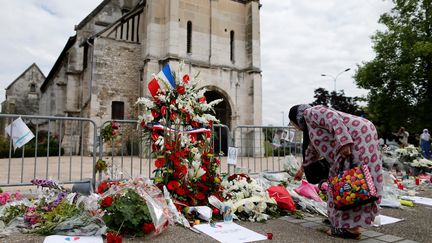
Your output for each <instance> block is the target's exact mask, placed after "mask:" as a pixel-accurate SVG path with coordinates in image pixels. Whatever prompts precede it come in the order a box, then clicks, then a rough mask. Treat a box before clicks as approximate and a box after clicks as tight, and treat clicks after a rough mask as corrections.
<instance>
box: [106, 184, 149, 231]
mask: <svg viewBox="0 0 432 243" xmlns="http://www.w3.org/2000/svg"><path fill="white" fill-rule="evenodd" d="M106 211H107V213H105V214H104V216H103V220H104V221H105V223H106V225H107V227H108V229H110V230H113V231H119V230H120V228H121V230H123V229H124V230H126V231H127V232H128V234H131V235H133V234H135V235H136V236H142V235H143V234H144V232H143V231H142V226H143V224H144V223H151V222H152V219H151V217H150V212H149V209H148V207H147V204H146V202H145V200H144V199H143V198H142V197H141V196H140V195H139V194H138V193H136V192H135V191H133V190H132V189H127V190H126V193H125V194H124V195H123V196H121V197H116V198H113V203H112V204H111V205H110V206H108V207H107V208H106Z"/></svg>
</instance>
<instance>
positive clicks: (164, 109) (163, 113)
mask: <svg viewBox="0 0 432 243" xmlns="http://www.w3.org/2000/svg"><path fill="white" fill-rule="evenodd" d="M166 111H167V107H166V106H162V108H161V113H162V115H163V116H165V114H166Z"/></svg>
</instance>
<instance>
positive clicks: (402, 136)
mask: <svg viewBox="0 0 432 243" xmlns="http://www.w3.org/2000/svg"><path fill="white" fill-rule="evenodd" d="M395 135H396V136H397V137H398V138H399V144H400V147H401V148H405V147H408V137H409V133H408V132H407V131H405V127H401V128H399V131H398V132H397V133H396V134H395Z"/></svg>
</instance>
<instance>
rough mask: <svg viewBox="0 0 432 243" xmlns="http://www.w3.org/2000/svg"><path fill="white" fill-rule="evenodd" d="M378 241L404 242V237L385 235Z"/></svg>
mask: <svg viewBox="0 0 432 243" xmlns="http://www.w3.org/2000/svg"><path fill="white" fill-rule="evenodd" d="M376 239H378V240H382V241H385V242H396V241H400V240H403V238H402V237H399V236H395V235H383V236H379V237H377V238H376Z"/></svg>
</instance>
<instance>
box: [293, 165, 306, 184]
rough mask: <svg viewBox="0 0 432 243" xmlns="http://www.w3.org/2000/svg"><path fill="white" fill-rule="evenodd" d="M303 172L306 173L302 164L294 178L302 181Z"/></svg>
mask: <svg viewBox="0 0 432 243" xmlns="http://www.w3.org/2000/svg"><path fill="white" fill-rule="evenodd" d="M303 173H304V170H303V166H301V167H300V168H299V169H298V171H297V173H296V174H295V175H294V180H296V181H300V180H301V179H302V178H303Z"/></svg>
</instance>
